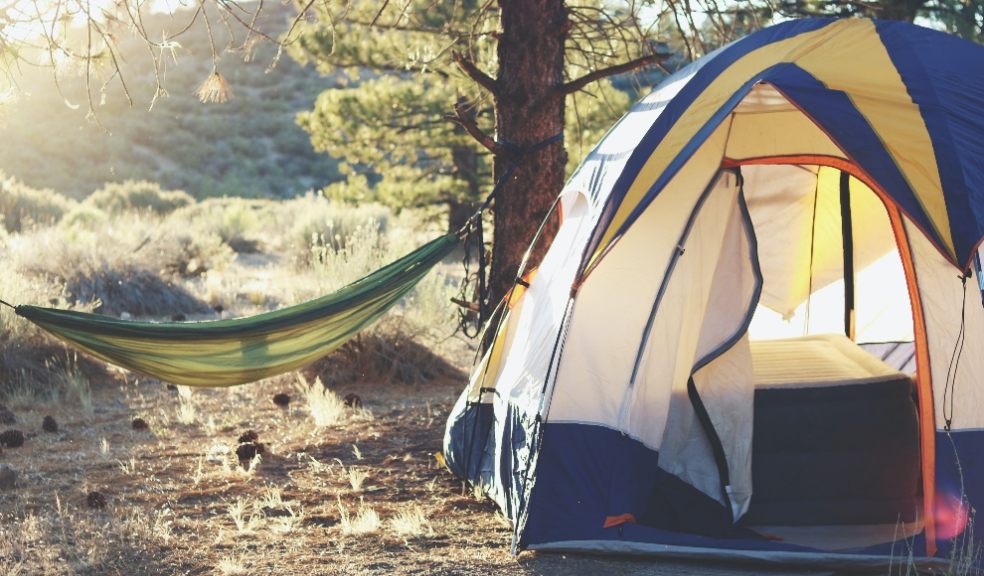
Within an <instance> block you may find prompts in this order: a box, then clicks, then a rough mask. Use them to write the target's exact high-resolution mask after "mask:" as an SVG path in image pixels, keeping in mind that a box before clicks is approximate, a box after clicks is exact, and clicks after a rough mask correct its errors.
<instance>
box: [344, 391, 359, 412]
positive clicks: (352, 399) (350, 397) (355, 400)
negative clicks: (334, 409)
mask: <svg viewBox="0 0 984 576" xmlns="http://www.w3.org/2000/svg"><path fill="white" fill-rule="evenodd" d="M342 401H343V402H345V405H346V406H348V407H349V408H362V398H359V395H358V394H356V393H355V392H349V393H348V394H346V395H345V398H343V399H342Z"/></svg>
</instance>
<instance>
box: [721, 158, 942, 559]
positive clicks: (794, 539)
mask: <svg viewBox="0 0 984 576" xmlns="http://www.w3.org/2000/svg"><path fill="white" fill-rule="evenodd" d="M772 162H776V163H772ZM782 162H784V160H783V159H775V160H768V161H766V160H759V161H758V162H756V163H754V164H750V165H744V166H740V170H741V174H742V176H743V180H744V182H743V186H742V191H741V193H742V195H743V196H744V200H745V203H746V205H747V209H748V220H747V224H748V225H750V226H751V229H752V231H753V232H754V236H755V238H757V242H756V247H757V250H756V251H755V252H756V253H755V254H754V257H756V258H757V260H758V267H759V269H760V272H761V278H762V284H761V292H760V297H759V300H758V302H757V303H756V305H755V307H754V314H753V316H752V320H751V323H750V325H749V328H748V331H747V333H746V334H745V335H744V336H743V338H747V339H748V341H749V342H748V350H749V353H750V354H749V359H750V363H751V372H752V382H753V386H754V392H753V397H754V402H753V404H754V409H753V415H752V421H753V425H752V437H753V439H752V446H751V487H752V490H751V491H752V496H751V499H750V501H749V503H748V508H747V511H746V512H745V513H744V514H743V515H742V517H741V521H740V523H741V524H742V525H744V526H747V527H749V528H751V529H753V530H755V531H756V532H758V533H760V534H763V535H767V536H768V537H770V538H781V539H782V541H784V542H787V543H791V544H799V545H804V546H809V547H813V548H820V549H828V550H844V549H859V548H869V547H871V546H876V545H879V544H886V543H891V542H893V541H896V540H898V539H900V538H911V537H912V536H913V535H914V534H917V533H919V532H921V531H922V529H923V528H922V518H921V516H922V514H921V511H922V497H921V495H922V471H921V465H920V462H921V457H920V450H921V448H920V439H919V419H918V391H917V387H916V384H915V378H914V376H915V374H914V371H915V363H914V360H913V358H914V344H913V315H912V310H911V304H910V300H909V290H908V283H907V280H906V275H905V267H904V266H903V261H902V258H903V256H902V252H900V250H899V246H898V243H897V242H898V240H899V239H897V238H896V234H895V232H894V230H893V226H892V221H891V217H890V211H889V208H887V207H886V205H885V204H884V203H883V202H882V200H881V199H880V198H879V197H878V195H877V194H875V193H874V192H873V191H872V190H871V189H870V188H869V187H868V186H867V185H865V184H864V183H863V182H861V181H860V180H858V179H857V178H854V177H853V176H851V175H850V173H849V172H848V171H846V170H841V169H839V168H835V167H832V166H823V165H819V164H786V163H782ZM901 240H902V241H903V242H905V239H904V238H902V239H901ZM749 311H750V312H751V311H752V310H751V309H750V310H749ZM732 361H734V360H732Z"/></svg>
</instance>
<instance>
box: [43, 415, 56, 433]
mask: <svg viewBox="0 0 984 576" xmlns="http://www.w3.org/2000/svg"><path fill="white" fill-rule="evenodd" d="M41 429H42V430H44V431H45V432H50V433H52V434H54V433H55V432H58V422H56V421H55V419H54V417H53V416H45V417H44V420H43V421H42V422H41Z"/></svg>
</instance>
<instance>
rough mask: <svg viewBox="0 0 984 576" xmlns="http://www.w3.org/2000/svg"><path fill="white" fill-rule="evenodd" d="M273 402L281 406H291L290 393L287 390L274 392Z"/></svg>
mask: <svg viewBox="0 0 984 576" xmlns="http://www.w3.org/2000/svg"><path fill="white" fill-rule="evenodd" d="M273 403H274V404H276V405H277V406H280V407H281V408H286V407H288V406H290V395H289V394H287V393H286V392H281V393H280V394H274V396H273Z"/></svg>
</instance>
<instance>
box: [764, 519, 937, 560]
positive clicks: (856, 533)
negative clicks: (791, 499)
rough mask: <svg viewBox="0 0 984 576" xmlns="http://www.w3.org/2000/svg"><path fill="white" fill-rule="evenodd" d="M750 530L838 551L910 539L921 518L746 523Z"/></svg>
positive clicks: (787, 541) (798, 543) (920, 522)
mask: <svg viewBox="0 0 984 576" xmlns="http://www.w3.org/2000/svg"><path fill="white" fill-rule="evenodd" d="M748 528H750V529H751V530H754V531H755V532H758V533H759V534H761V535H763V536H766V537H768V538H770V539H776V540H777V541H779V542H784V543H786V544H796V545H799V546H809V547H810V548H816V549H818V550H827V551H831V552H833V551H841V550H852V549H857V548H867V547H870V546H877V545H879V544H888V543H891V542H900V546H901V547H902V548H903V549H904V547H905V543H904V542H903V541H904V540H911V539H912V538H913V537H914V536H915V535H916V534H919V533H920V532H922V530H923V523H922V521H921V520H917V521H915V522H902V523H899V524H868V525H850V526H749V527H748Z"/></svg>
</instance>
